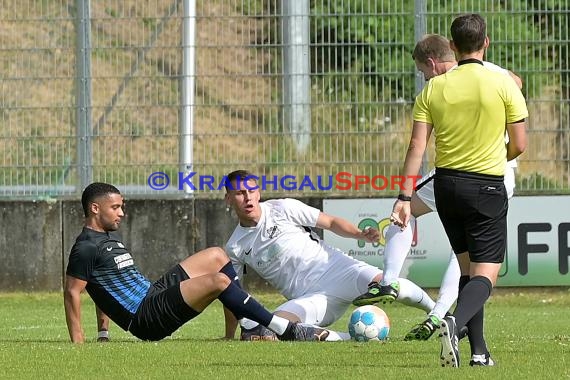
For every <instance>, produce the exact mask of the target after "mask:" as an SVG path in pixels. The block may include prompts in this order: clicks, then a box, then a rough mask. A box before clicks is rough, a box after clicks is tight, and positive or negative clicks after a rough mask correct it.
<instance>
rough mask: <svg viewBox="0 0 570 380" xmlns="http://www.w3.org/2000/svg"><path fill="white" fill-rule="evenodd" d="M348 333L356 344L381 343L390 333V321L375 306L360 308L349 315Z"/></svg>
mask: <svg viewBox="0 0 570 380" xmlns="http://www.w3.org/2000/svg"><path fill="white" fill-rule="evenodd" d="M348 332H349V334H350V336H351V337H352V339H354V340H356V341H358V342H367V341H369V340H374V341H383V340H386V339H387V338H388V334H389V333H390V319H389V318H388V316H387V315H386V313H385V312H384V310H382V309H380V308H379V307H377V306H373V305H368V306H360V307H357V308H356V309H354V311H353V312H352V314H351V315H350V320H349V321H348Z"/></svg>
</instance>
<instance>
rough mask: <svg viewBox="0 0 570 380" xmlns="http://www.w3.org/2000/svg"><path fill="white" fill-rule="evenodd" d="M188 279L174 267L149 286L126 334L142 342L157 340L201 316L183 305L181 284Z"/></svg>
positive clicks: (182, 270)
mask: <svg viewBox="0 0 570 380" xmlns="http://www.w3.org/2000/svg"><path fill="white" fill-rule="evenodd" d="M189 278H190V277H189V276H188V274H187V273H186V271H184V269H182V267H181V266H180V265H176V266H175V267H174V268H172V269H170V270H169V271H168V272H166V273H165V274H164V275H163V276H162V277H161V278H159V279H158V280H157V281H156V282H155V283H154V284H152V286H151V288H150V289H149V291H148V294H147V295H146V297H145V298H144V299H143V301H142V303H141V304H140V306H139V308H138V310H137V312H136V313H135V315H134V317H133V320H132V322H131V325H130V327H129V331H130V332H131V333H132V334H133V335H134V336H136V337H137V338H139V339H142V340H160V339H163V338H165V337H167V336H169V335H171V334H172V333H173V332H174V331H176V330H178V329H179V328H180V327H181V326H182V325H183V324H185V323H186V322H188V321H189V320H191V319H192V318H194V317H195V316H197V315H198V314H200V313H198V312H197V311H195V310H194V309H192V308H191V307H190V306H188V305H187V304H186V302H184V299H183V298H182V293H181V292H180V282H182V281H184V280H188V279H189Z"/></svg>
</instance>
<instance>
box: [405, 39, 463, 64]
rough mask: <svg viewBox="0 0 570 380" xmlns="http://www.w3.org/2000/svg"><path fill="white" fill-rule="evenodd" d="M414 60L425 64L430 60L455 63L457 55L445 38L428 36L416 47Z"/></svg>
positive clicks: (413, 53) (413, 54)
mask: <svg viewBox="0 0 570 380" xmlns="http://www.w3.org/2000/svg"><path fill="white" fill-rule="evenodd" d="M412 58H413V59H415V60H417V61H418V62H421V63H424V64H425V63H427V61H428V58H431V59H437V60H438V61H439V62H452V61H455V53H454V52H453V50H451V47H450V46H449V40H448V39H447V38H445V37H444V36H441V35H439V34H426V35H425V36H423V37H422V39H421V40H419V41H418V43H417V44H416V46H415V47H414V51H413V52H412Z"/></svg>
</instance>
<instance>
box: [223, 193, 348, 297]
mask: <svg viewBox="0 0 570 380" xmlns="http://www.w3.org/2000/svg"><path fill="white" fill-rule="evenodd" d="M260 207H261V217H260V219H259V222H258V223H257V225H256V226H255V227H243V226H241V225H238V226H237V227H236V229H235V231H234V232H233V234H232V236H231V237H230V239H229V240H228V242H227V244H226V247H225V248H226V252H227V254H228V256H229V257H230V259H231V261H232V264H233V266H234V268H235V270H236V272H237V274H238V276H239V277H240V278H241V277H242V276H243V266H244V264H247V265H248V266H249V267H250V268H251V269H253V270H255V271H256V272H257V273H258V274H259V275H260V276H261V277H262V278H263V279H265V280H266V281H268V282H269V283H270V284H271V285H272V286H273V287H275V288H276V289H277V290H278V291H279V292H280V293H281V294H282V295H283V296H284V297H286V298H287V299H293V298H297V297H300V296H302V295H304V294H306V293H307V292H308V291H309V290H311V289H312V290H316V289H314V288H315V287H316V286H317V285H318V281H319V279H320V278H321V277H322V276H323V274H325V273H326V272H327V271H330V269H331V268H334V264H335V262H337V259H339V258H344V256H346V255H345V254H344V253H343V252H342V251H340V250H338V249H336V248H333V247H331V246H329V245H327V244H325V243H324V242H323V241H322V240H321V239H319V237H318V236H317V235H316V234H315V233H313V232H312V231H311V230H310V229H309V228H305V227H315V225H316V224H317V219H318V217H319V214H320V210H318V209H316V208H314V207H310V206H308V205H306V204H304V203H302V202H300V201H298V200H295V199H275V200H268V201H265V202H261V203H260ZM318 286H320V285H318Z"/></svg>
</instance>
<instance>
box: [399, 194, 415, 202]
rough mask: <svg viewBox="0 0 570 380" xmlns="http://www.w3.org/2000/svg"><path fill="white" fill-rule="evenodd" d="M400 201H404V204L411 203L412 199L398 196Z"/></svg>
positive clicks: (401, 195) (402, 195)
mask: <svg viewBox="0 0 570 380" xmlns="http://www.w3.org/2000/svg"><path fill="white" fill-rule="evenodd" d="M398 200H400V201H403V202H411V201H412V197H409V196H407V195H404V194H398Z"/></svg>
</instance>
